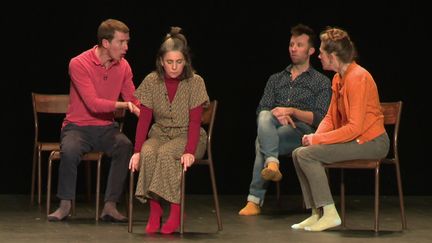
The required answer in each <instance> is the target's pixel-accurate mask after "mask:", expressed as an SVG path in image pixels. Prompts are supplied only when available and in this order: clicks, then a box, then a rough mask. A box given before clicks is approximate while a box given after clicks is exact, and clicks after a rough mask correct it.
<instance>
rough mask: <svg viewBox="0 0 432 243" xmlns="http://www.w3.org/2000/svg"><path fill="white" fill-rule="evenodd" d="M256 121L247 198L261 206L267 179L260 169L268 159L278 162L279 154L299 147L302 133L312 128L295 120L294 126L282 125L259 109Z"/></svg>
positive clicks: (271, 115) (268, 112)
mask: <svg viewBox="0 0 432 243" xmlns="http://www.w3.org/2000/svg"><path fill="white" fill-rule="evenodd" d="M257 123H258V124H257V126H258V130H257V139H256V141H255V164H254V167H253V174H252V182H251V184H250V187H249V195H248V198H247V200H248V201H250V202H253V203H256V204H259V205H260V206H262V205H263V204H264V197H265V193H266V191H267V187H268V184H269V181H266V180H264V179H263V178H262V177H261V171H262V170H263V169H264V167H265V166H266V164H267V163H268V162H269V161H272V162H276V163H279V159H278V157H279V155H284V154H290V153H291V152H292V151H293V150H294V149H296V148H298V147H300V146H301V139H302V137H303V135H304V134H309V133H312V132H314V129H313V128H312V127H311V126H309V125H308V124H306V123H304V122H295V124H296V128H293V127H292V126H291V125H286V126H283V125H282V124H280V123H279V121H278V119H277V118H276V117H275V116H273V114H272V113H271V111H261V112H260V113H259V115H258V121H257Z"/></svg>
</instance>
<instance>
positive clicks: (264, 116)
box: [258, 110, 274, 126]
mask: <svg viewBox="0 0 432 243" xmlns="http://www.w3.org/2000/svg"><path fill="white" fill-rule="evenodd" d="M273 119H274V116H273V114H272V113H271V111H267V110H264V111H261V112H260V113H259V114H258V126H260V125H266V124H269V123H271V122H272V120H273Z"/></svg>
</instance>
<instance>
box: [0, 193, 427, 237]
mask: <svg viewBox="0 0 432 243" xmlns="http://www.w3.org/2000/svg"><path fill="white" fill-rule="evenodd" d="M245 198H246V196H245V195H241V196H240V195H229V196H221V197H220V204H221V211H222V222H223V228H224V229H223V231H220V232H218V231H217V224H216V217H215V212H214V209H213V201H212V197H211V196H210V195H188V196H187V199H186V202H187V205H186V222H185V230H186V233H185V234H184V235H180V234H179V233H175V234H173V235H168V236H166V235H161V234H154V235H146V234H145V233H144V228H145V225H146V223H147V221H146V220H147V216H148V206H147V205H146V204H141V203H140V202H138V201H135V202H134V205H135V206H134V207H135V208H134V228H133V233H128V231H127V223H122V224H114V223H104V222H96V221H95V220H94V213H95V211H94V210H95V207H94V202H86V201H85V200H80V201H79V202H77V208H76V215H75V216H72V217H69V218H68V219H67V220H65V221H63V222H56V223H52V222H47V220H46V214H45V208H44V206H43V207H38V206H36V205H30V204H29V196H27V195H0V242H165V241H166V242H185V241H186V242H224V243H225V242H268V243H270V242H321V243H322V242H324V243H326V242H331V243H335V242H349V243H355V242H368V243H372V242H391V243H397V242H416V243H420V242H432V209H431V208H432V197H431V196H428V197H419V196H411V197H409V196H408V197H406V198H405V204H406V205H405V206H406V213H407V222H408V230H405V231H401V224H400V215H399V208H398V200H397V198H396V197H383V198H382V200H381V209H382V213H381V217H380V228H381V230H382V231H381V232H379V233H378V234H375V233H374V232H373V231H372V228H373V198H372V197H369V196H350V197H348V198H347V200H348V201H347V226H348V227H347V228H345V229H343V228H341V227H338V228H334V229H332V230H328V231H325V232H317V233H316V232H306V231H303V230H292V229H291V227H290V226H291V225H292V224H294V223H298V222H300V221H301V220H303V219H304V218H306V217H308V214H309V212H306V211H304V210H303V208H302V201H301V198H300V196H284V197H283V198H282V200H281V202H282V203H281V205H278V204H277V202H276V200H275V198H273V197H269V198H267V199H266V200H267V201H266V204H265V205H264V208H263V212H262V214H261V215H260V216H250V217H244V216H239V215H238V214H237V213H238V211H239V209H240V208H241V207H243V206H244V204H245ZM336 200H337V198H336ZM53 203H54V205H53V206H54V207H56V206H57V202H53ZM43 205H45V202H44V203H43ZM124 206H125V205H123V204H122V205H121V206H120V209H121V210H122V211H123V212H125V211H126V210H125V207H124ZM164 206H165V207H164V208H165V214H164V215H165V218H166V215H167V214H168V208H167V207H166V205H164ZM165 218H164V219H165Z"/></svg>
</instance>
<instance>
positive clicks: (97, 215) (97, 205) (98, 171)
mask: <svg viewBox="0 0 432 243" xmlns="http://www.w3.org/2000/svg"><path fill="white" fill-rule="evenodd" d="M101 160H102V158H101V157H99V159H98V161H97V172H96V173H97V175H96V213H95V214H96V215H95V220H96V221H99V199H100V174H101Z"/></svg>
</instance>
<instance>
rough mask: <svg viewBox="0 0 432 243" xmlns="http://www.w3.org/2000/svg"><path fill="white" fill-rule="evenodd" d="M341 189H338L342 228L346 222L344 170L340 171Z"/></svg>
mask: <svg viewBox="0 0 432 243" xmlns="http://www.w3.org/2000/svg"><path fill="white" fill-rule="evenodd" d="M340 173H341V188H340V190H341V191H340V194H341V198H340V200H341V202H340V204H341V212H342V227H344V228H345V227H346V220H345V175H344V169H341V171H340Z"/></svg>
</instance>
